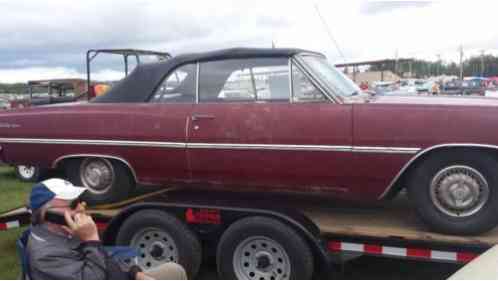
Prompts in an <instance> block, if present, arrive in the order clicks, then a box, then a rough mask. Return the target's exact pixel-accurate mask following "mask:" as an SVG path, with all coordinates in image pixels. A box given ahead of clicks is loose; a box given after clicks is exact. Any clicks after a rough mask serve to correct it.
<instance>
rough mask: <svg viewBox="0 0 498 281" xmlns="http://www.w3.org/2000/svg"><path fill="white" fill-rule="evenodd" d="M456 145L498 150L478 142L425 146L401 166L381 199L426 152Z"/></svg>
mask: <svg viewBox="0 0 498 281" xmlns="http://www.w3.org/2000/svg"><path fill="white" fill-rule="evenodd" d="M454 147H464V148H489V149H495V150H498V146H496V145H490V144H478V143H447V144H438V145H434V146H431V147H428V148H425V149H424V150H420V151H419V152H418V153H416V155H415V156H413V157H412V158H411V159H410V160H409V161H408V162H407V163H406V164H405V165H404V166H403V168H401V170H400V171H399V172H398V173H397V174H396V176H395V177H394V178H393V179H392V180H391V182H390V183H389V185H388V186H387V188H386V190H384V192H383V193H382V194H381V195H380V196H379V198H378V199H379V200H382V199H384V198H385V197H386V196H387V194H389V192H390V191H391V189H393V188H394V186H395V184H396V182H397V181H398V180H399V179H400V178H401V176H402V175H403V174H404V173H405V171H406V170H407V169H408V168H409V167H410V166H411V165H412V164H413V162H415V161H416V160H417V159H419V158H420V157H421V156H423V155H424V154H426V153H428V152H430V151H433V150H435V149H439V148H454Z"/></svg>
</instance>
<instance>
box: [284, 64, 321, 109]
mask: <svg viewBox="0 0 498 281" xmlns="http://www.w3.org/2000/svg"><path fill="white" fill-rule="evenodd" d="M292 88H293V90H294V96H293V100H292V101H293V102H325V101H327V98H326V97H325V96H324V95H323V93H322V92H321V91H320V90H319V89H318V88H316V87H315V85H313V83H311V81H310V80H309V78H308V77H307V76H306V75H305V74H304V73H303V72H302V71H301V69H299V68H298V67H297V66H296V65H295V64H293V65H292Z"/></svg>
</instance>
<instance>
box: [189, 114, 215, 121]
mask: <svg viewBox="0 0 498 281" xmlns="http://www.w3.org/2000/svg"><path fill="white" fill-rule="evenodd" d="M214 118H215V116H214V115H209V114H194V115H192V121H197V120H201V119H214Z"/></svg>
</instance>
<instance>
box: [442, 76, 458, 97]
mask: <svg viewBox="0 0 498 281" xmlns="http://www.w3.org/2000/svg"><path fill="white" fill-rule="evenodd" d="M442 94H443V95H453V96H455V95H463V87H462V81H459V80H453V81H449V82H446V83H444V84H443V87H442Z"/></svg>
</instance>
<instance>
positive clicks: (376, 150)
mask: <svg viewBox="0 0 498 281" xmlns="http://www.w3.org/2000/svg"><path fill="white" fill-rule="evenodd" d="M419 151H420V148H414V147H413V148H412V147H380V146H375V147H367V146H354V147H353V152H359V153H394V154H415V153H417V152H419Z"/></svg>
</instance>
